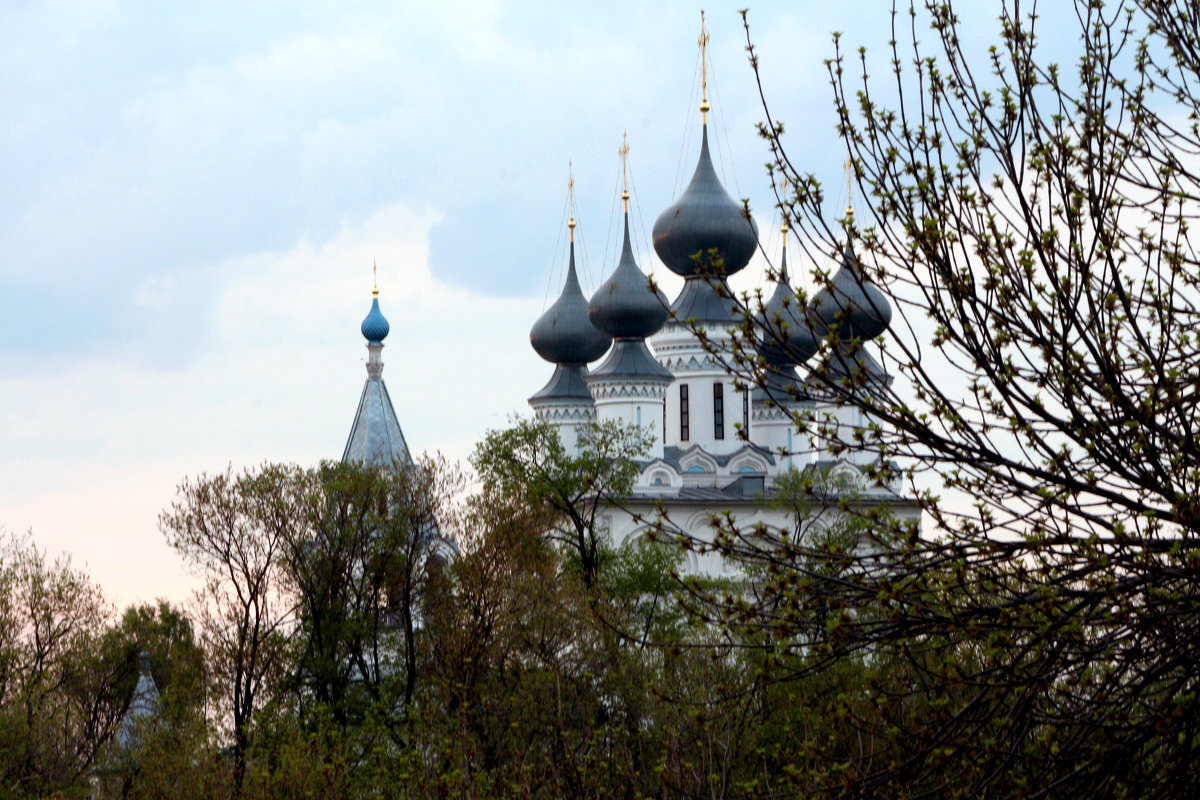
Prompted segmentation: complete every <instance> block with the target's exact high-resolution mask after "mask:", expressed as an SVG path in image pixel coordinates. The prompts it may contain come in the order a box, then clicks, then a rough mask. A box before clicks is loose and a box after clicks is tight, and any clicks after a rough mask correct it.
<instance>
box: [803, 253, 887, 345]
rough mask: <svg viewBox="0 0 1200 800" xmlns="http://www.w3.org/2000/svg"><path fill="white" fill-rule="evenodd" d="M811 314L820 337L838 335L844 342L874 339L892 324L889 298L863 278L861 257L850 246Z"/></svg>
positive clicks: (810, 309) (813, 304)
mask: <svg viewBox="0 0 1200 800" xmlns="http://www.w3.org/2000/svg"><path fill="white" fill-rule="evenodd" d="M809 314H810V316H811V318H812V319H813V321H814V324H815V326H816V328H817V329H818V332H819V333H823V334H824V335H828V334H829V333H835V332H836V333H837V335H838V336H839V337H840V338H841V339H843V340H849V339H860V340H863V341H865V340H867V339H874V338H875V337H876V336H878V335H879V334H881V333H883V332H884V331H886V330H887V328H888V325H889V324H891V321H892V305H891V303H890V302H888V299H887V295H885V294H884V293H883V292H882V291H880V290H879V287H878V286H876V285H875V284H874V283H872V282H871V280H870V278H868V277H867V276H866V275H864V274H863V271H862V268H861V266H860V264H859V261H858V257H857V256H855V255H854V251H853V250H852V249H851V248H850V246H849V245H847V246H846V248H845V249H844V250H843V251H842V265H841V267H839V268H838V271H837V272H836V273H834V276H833V278H832V279H831V280H830V281H829V283H828V284H827V285H826V286H825V287H824V288H823V289H821V291H819V292H817V294H816V296H815V297H813V299H812V302H811V303H810V304H809Z"/></svg>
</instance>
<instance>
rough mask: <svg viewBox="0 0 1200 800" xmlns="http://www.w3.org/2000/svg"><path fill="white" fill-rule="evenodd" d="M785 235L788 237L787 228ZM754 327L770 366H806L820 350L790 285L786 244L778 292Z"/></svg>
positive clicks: (776, 289)
mask: <svg viewBox="0 0 1200 800" xmlns="http://www.w3.org/2000/svg"><path fill="white" fill-rule="evenodd" d="M783 233H784V236H785V237H786V236H787V228H786V227H785V228H784V230H783ZM754 324H755V334H756V335H757V349H758V354H759V355H760V356H762V358H763V360H764V361H766V362H767V364H768V365H770V366H784V365H791V364H802V363H804V362H805V361H807V360H808V359H810V358H812V356H813V355H814V354H815V353H816V352H817V349H818V348H819V346H820V343H819V342H818V341H817V337H816V335H815V334H814V332H813V330H812V326H811V325H810V323H809V321H808V313H807V309H805V307H804V306H803V305H801V303H800V300H799V299H798V298H797V297H796V293H795V292H794V291H792V287H791V285H790V284H789V282H788V272H787V245H786V240H785V245H784V248H783V258H782V259H781V261H780V266H779V280H778V281H777V282H776V283H775V291H774V292H772V293H771V297H770V298H769V299H768V300H767V302H766V305H764V306H763V310H762V311H761V312H760V313H759V314H757V315H755V319H754Z"/></svg>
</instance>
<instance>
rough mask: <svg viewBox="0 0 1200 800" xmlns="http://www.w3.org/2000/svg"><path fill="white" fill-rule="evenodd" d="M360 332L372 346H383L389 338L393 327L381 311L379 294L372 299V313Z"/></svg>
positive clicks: (363, 323)
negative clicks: (384, 341)
mask: <svg viewBox="0 0 1200 800" xmlns="http://www.w3.org/2000/svg"><path fill="white" fill-rule="evenodd" d="M359 330H361V331H362V335H363V338H364V339H366V340H367V341H368V342H370V343H371V344H382V343H383V340H384V339H386V338H387V335H388V331H390V330H391V326H390V325H388V321H387V320H386V319H385V318H384V316H383V312H382V311H380V310H379V295H378V293H376V295H375V297H373V298H372V299H371V311H370V313H368V314H367V317H366V319H364V320H363V321H362V327H361V328H360V329H359Z"/></svg>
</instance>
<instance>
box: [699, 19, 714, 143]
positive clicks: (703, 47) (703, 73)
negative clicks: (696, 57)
mask: <svg viewBox="0 0 1200 800" xmlns="http://www.w3.org/2000/svg"><path fill="white" fill-rule="evenodd" d="M697 43H698V44H699V45H700V113H701V114H702V115H703V116H704V124H705V125H707V124H708V110H709V109H710V108H712V106H710V105H709V104H708V31H707V30H706V29H705V27H704V9H700V39H699V40H698V42H697Z"/></svg>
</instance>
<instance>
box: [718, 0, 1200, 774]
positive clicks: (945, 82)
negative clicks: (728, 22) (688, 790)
mask: <svg viewBox="0 0 1200 800" xmlns="http://www.w3.org/2000/svg"><path fill="white" fill-rule="evenodd" d="M1036 10H1037V6H1036V4H1033V3H1029V4H1026V3H1020V2H1015V1H1013V2H1006V3H1004V4H1003V5H1002V7H1001V8H1000V9H999V17H998V23H999V24H998V40H997V41H996V43H995V44H994V45H993V46H991V47H990V48H986V49H984V48H980V47H979V46H978V44H977V42H972V41H969V40H968V39H966V38H964V37H962V36H960V26H959V20H958V17H957V16H956V14H955V11H954V8H953V7H952V5H951V4H950V3H943V2H932V1H931V2H927V3H925V4H922V5H915V6H902V7H901V8H899V9H895V8H894V9H893V11H892V24H893V36H892V39H893V41H892V43H891V48H892V49H891V65H892V68H893V71H892V74H891V75H890V76H888V77H887V78H886V79H880V78H879V77H878V76H871V77H868V76H867V68H866V67H867V63H868V60H867V57H866V54H865V51H860V54H859V62H860V65H861V68H860V69H854V70H851V68H850V65H849V64H848V63H847V61H846V57H845V55H844V51H843V49H842V44H841V42H840V41H839V39H838V37H836V36H835V38H834V43H835V56H834V57H833V58H832V59H830V60H829V61H828V62H827V66H828V69H829V75H830V81H831V85H832V88H833V98H834V108H835V112H836V120H837V126H838V127H837V130H838V132H839V134H840V136H841V138H842V140H843V141H844V142H845V145H846V147H847V149H848V151H849V155H850V163H851V164H852V169H853V177H854V179H855V182H856V184H857V187H858V190H859V192H860V193H861V195H862V197H863V198H865V201H866V202H865V203H864V204H861V205H860V207H859V208H857V209H856V213H854V214H850V215H842V212H841V211H840V210H839V211H838V212H835V213H830V211H829V208H828V204H827V203H826V198H825V195H824V191H823V187H822V186H821V184H820V182H819V181H818V180H817V179H816V178H815V177H814V176H813V175H811V174H808V173H806V172H805V166H804V161H803V155H802V154H801V153H799V152H798V151H797V150H796V149H795V148H791V147H790V145H789V142H788V140H787V139H786V137H785V136H784V127H783V124H782V123H780V122H779V121H778V119H777V118H776V117H775V116H774V113H773V112H774V111H775V110H776V108H777V107H778V106H779V105H781V103H780V101H779V100H778V99H777V98H770V100H771V103H770V107H769V108H768V109H767V121H766V122H765V123H764V124H763V126H762V129H761V130H762V134H763V136H764V137H765V138H766V140H767V141H768V142H769V144H770V147H771V152H772V162H771V164H770V171H771V172H772V177H773V178H775V179H778V178H779V177H780V176H782V177H784V178H786V179H787V180H786V182H782V183H783V184H784V185H786V186H787V187H789V188H787V189H786V190H783V191H781V193H780V195H779V203H780V207H781V209H782V211H783V213H784V216H785V219H787V220H788V221H789V222H790V223H791V224H792V227H793V230H794V231H795V232H796V234H797V237H798V239H799V241H800V243H801V244H802V246H803V247H804V249H805V251H806V253H807V254H808V255H809V256H810V258H811V259H812V261H813V263H814V264H815V265H816V266H815V269H814V271H813V272H814V275H815V278H816V284H817V287H818V288H823V287H829V288H830V289H831V290H832V291H835V292H837V291H843V292H844V288H843V289H839V288H838V287H837V286H835V285H834V284H833V282H832V281H831V279H830V277H829V271H828V269H827V267H828V264H829V263H830V261H829V259H830V257H831V256H836V254H838V253H839V252H840V251H841V250H842V249H843V248H844V247H845V246H846V245H847V244H850V245H851V246H852V247H853V249H854V251H855V253H856V256H857V258H858V260H859V262H860V264H861V269H860V274H861V276H862V280H864V281H866V280H869V281H871V282H872V283H874V284H875V285H876V286H878V287H880V288H881V289H882V290H883V292H884V293H885V295H886V296H887V298H888V300H889V302H890V304H891V306H892V307H893V309H894V310H895V317H894V320H893V322H892V324H891V327H890V329H889V331H888V333H887V334H886V335H885V336H884V337H883V340H882V343H881V346H880V347H879V350H878V353H879V354H880V355H881V358H880V362H881V363H882V364H883V366H884V367H885V368H886V369H887V371H888V372H889V374H890V375H891V376H892V378H893V380H892V381H891V382H890V383H888V382H883V381H879V380H876V379H873V378H872V376H871V373H870V371H869V370H867V369H866V368H865V366H866V363H867V362H866V359H865V354H866V353H867V351H868V350H874V348H875V345H874V344H870V345H868V344H866V343H865V342H861V341H858V340H855V339H853V338H849V339H848V338H846V336H845V335H844V334H845V326H842V332H843V336H842V337H841V338H839V336H838V334H837V332H836V331H835V332H831V333H829V334H828V335H826V336H825V337H824V341H823V343H822V347H821V350H820V352H818V354H817V355H816V356H815V357H814V358H812V359H811V360H810V361H809V365H810V367H812V370H811V377H810V379H809V382H808V386H809V390H810V391H812V392H813V393H815V394H817V395H820V396H822V397H825V398H827V399H830V400H836V401H837V402H840V403H844V404H850V405H853V406H857V407H858V408H859V409H861V411H862V412H863V413H864V417H865V419H867V420H868V422H867V424H866V425H865V426H859V427H857V428H854V429H838V428H837V427H836V426H834V425H832V424H830V423H829V422H827V421H824V420H822V419H821V418H819V416H818V415H815V414H813V413H811V412H800V413H799V414H798V415H797V416H798V419H799V421H800V423H801V424H802V425H803V426H805V427H806V428H807V429H808V430H810V431H812V432H814V433H818V434H820V435H821V436H822V437H824V438H826V439H827V440H831V441H832V442H833V443H834V448H835V449H838V448H846V449H867V450H869V451H873V452H875V453H877V454H878V456H879V459H878V461H877V463H876V466H875V467H874V468H872V469H870V470H868V473H869V477H870V478H872V479H891V478H894V477H896V476H897V475H902V476H903V477H904V478H905V479H906V481H907V485H908V486H909V491H910V492H911V493H912V494H913V495H914V496H915V497H917V498H919V500H920V502H921V504H922V506H923V508H924V511H925V514H926V517H925V525H924V529H923V530H922V531H920V532H919V533H918V532H917V531H916V530H914V529H912V528H911V527H905V526H901V525H898V524H889V523H888V519H887V516H886V514H882V513H877V512H876V513H873V514H872V515H871V518H869V519H866V520H864V522H866V523H869V524H866V525H860V526H859V527H860V529H862V530H865V531H866V532H865V533H863V534H862V535H863V536H864V537H866V539H867V541H864V542H863V543H862V544H860V546H859V547H858V549H857V550H856V554H855V555H853V556H852V557H849V562H846V561H845V559H846V558H847V556H845V555H844V554H842V555H841V556H839V559H841V561H839V565H838V567H837V568H836V569H830V568H828V557H827V556H823V555H822V554H821V552H820V549H819V548H816V547H811V546H807V545H806V544H805V542H804V541H802V540H784V541H777V540H776V541H771V542H769V546H763V545H762V544H761V543H759V542H757V541H756V540H755V539H754V537H747V536H745V535H738V534H737V533H736V530H735V528H734V526H733V524H731V525H730V529H729V531H728V532H727V533H728V535H725V536H723V537H718V543H719V545H720V546H721V547H722V548H723V549H725V550H726V551H727V552H728V553H729V554H731V555H736V556H738V557H740V558H743V559H745V560H746V562H747V563H749V564H751V565H758V566H760V567H762V569H761V572H760V573H758V574H760V575H761V579H760V580H758V581H757V582H756V584H755V586H754V590H753V591H752V592H746V593H744V594H742V595H740V596H735V597H718V596H711V597H707V598H706V599H707V600H708V601H709V603H710V608H711V609H713V610H716V611H719V612H721V614H720V616H721V617H722V618H723V619H725V620H726V621H730V622H733V623H736V624H737V625H739V626H752V627H754V628H755V629H757V630H763V629H765V630H768V631H770V632H771V633H772V634H773V635H772V636H771V637H768V639H766V640H764V639H762V638H759V639H756V640H755V641H758V642H763V644H762V646H763V647H770V648H773V649H775V650H776V651H778V652H779V654H780V655H779V658H778V665H779V666H778V675H784V676H794V675H796V674H797V673H800V672H803V671H806V670H812V669H819V668H823V667H824V666H825V665H827V664H829V663H832V662H833V661H836V660H837V659H838V658H841V657H844V656H846V655H848V654H851V653H858V654H861V653H864V652H865V653H868V654H873V656H872V657H874V658H877V659H895V660H896V664H897V666H896V670H895V671H894V672H893V673H892V674H891V676H890V678H889V679H888V680H886V681H881V682H880V683H879V684H878V685H877V686H875V687H874V692H875V694H874V696H875V697H876V698H879V699H880V702H879V703H877V704H872V705H871V708H870V713H856V714H852V715H851V716H852V717H853V718H854V719H857V720H858V721H859V724H860V726H861V728H862V729H863V730H864V731H865V732H866V733H868V734H869V735H870V737H871V738H869V739H867V740H866V741H868V742H869V743H870V745H869V747H867V748H866V749H865V750H864V752H863V754H862V755H861V756H860V757H859V758H857V759H852V760H848V761H843V762H841V763H839V764H836V765H832V766H831V768H830V769H831V771H830V772H829V773H828V774H827V778H828V780H827V783H826V785H825V788H826V789H828V790H829V791H830V792H831V793H834V794H868V795H869V794H872V793H875V792H880V791H888V792H893V793H898V795H900V794H903V795H907V794H911V795H936V796H948V795H954V794H961V795H964V796H966V795H970V796H974V795H977V794H979V793H989V794H994V795H997V796H1023V797H1030V796H1047V795H1062V794H1064V793H1065V794H1068V795H1071V796H1134V795H1137V796H1151V795H1153V796H1190V795H1192V794H1195V792H1196V789H1197V786H1198V785H1200V775H1198V774H1197V767H1196V765H1197V755H1198V752H1197V751H1198V749H1200V725H1197V722H1196V720H1197V712H1198V711H1200V696H1198V695H1197V686H1196V671H1195V667H1194V664H1196V663H1197V662H1198V661H1200V626H1198V624H1197V623H1198V622H1200V618H1198V617H1197V609H1198V608H1200V592H1198V588H1200V587H1198V579H1200V570H1198V567H1200V551H1198V549H1197V543H1198V541H1200V448H1198V445H1197V440H1196V431H1197V423H1198V421H1200V420H1198V414H1197V409H1198V404H1200V310H1198V306H1197V301H1198V300H1200V264H1198V263H1197V254H1196V251H1195V248H1194V245H1193V243H1192V242H1191V225H1192V222H1193V217H1194V216H1195V215H1196V213H1197V211H1198V210H1200V206H1198V205H1197V199H1198V196H1200V172H1198V166H1200V161H1198V159H1197V156H1198V155H1200V129H1198V127H1197V126H1198V123H1197V120H1198V114H1200V99H1198V97H1197V93H1196V92H1197V80H1198V78H1200V72H1198V70H1200V58H1198V55H1200V28H1198V27H1197V12H1196V9H1195V7H1194V5H1193V4H1190V3H1182V2H1181V3H1170V2H1149V1H1147V2H1116V3H1112V4H1104V3H1100V2H1087V1H1086V0H1077V2H1075V3H1074V11H1075V17H1076V19H1077V22H1078V24H1077V26H1076V27H1074V28H1073V29H1071V30H1061V29H1056V30H1053V31H1044V30H1042V25H1041V23H1040V20H1039V19H1038V17H1037V14H1036ZM925 28H927V30H925ZM1043 36H1053V37H1054V38H1055V39H1056V40H1057V41H1058V42H1059V43H1060V44H1061V43H1062V42H1069V41H1072V40H1074V41H1075V42H1076V48H1075V51H1074V52H1073V53H1072V54H1071V55H1070V57H1069V60H1067V61H1066V62H1065V63H1062V64H1055V63H1052V62H1051V61H1049V60H1048V59H1047V58H1046V57H1045V55H1044V48H1042V47H1040V46H1039V43H1040V41H1041V37H1043ZM747 37H748V43H750V37H749V27H747ZM923 37H924V38H923ZM749 52H750V60H751V64H752V66H753V68H754V69H755V71H756V73H757V72H758V71H759V70H760V69H765V68H766V67H765V66H764V65H762V64H760V62H759V57H758V54H757V53H756V52H755V49H754V47H753V44H752V43H750V47H749ZM760 85H761V84H760ZM766 106H767V104H766V101H765V100H764V107H766ZM798 294H799V295H800V302H802V303H804V302H807V298H806V297H805V296H804V295H803V293H802V292H800V293H798ZM860 295H861V293H860ZM751 305H753V304H752V303H751ZM747 311H748V312H753V311H755V309H754V308H750V309H747ZM808 316H809V319H808V320H807V323H806V324H811V325H813V326H814V327H815V328H817V329H818V332H821V326H820V325H818V324H816V323H817V320H815V319H814V318H813V315H812V314H811V313H810V314H809V315H808ZM745 319H746V323H745V330H744V331H743V334H744V335H741V336H739V337H737V341H738V342H740V343H741V344H742V346H740V347H737V348H735V352H734V354H733V363H732V365H731V366H732V367H733V368H734V369H736V370H738V371H739V373H740V374H742V375H744V376H745V377H746V378H747V379H748V380H754V379H756V378H757V379H758V380H759V381H760V382H761V381H762V374H763V373H762V365H761V363H760V362H759V361H758V360H757V358H756V356H755V355H754V353H753V351H752V349H751V348H750V347H748V346H746V345H747V344H748V343H749V342H751V341H752V340H753V338H754V337H753V336H752V334H755V335H758V336H762V335H776V336H780V332H779V331H778V330H776V331H774V332H772V331H771V330H767V331H762V330H758V331H754V330H753V328H754V325H755V323H754V321H753V320H754V314H752V313H747V314H746V316H745ZM768 327H770V326H768ZM827 327H828V326H827ZM826 329H827V328H826ZM780 338H781V339H782V338H785V335H784V336H782V337H780ZM832 367H837V368H832ZM818 562H820V563H822V564H824V565H825V566H822V567H821V568H816V567H814V566H813V565H814V564H815V563H818ZM816 607H819V608H821V609H823V616H822V617H821V622H820V624H814V620H813V616H812V612H811V609H813V608H816Z"/></svg>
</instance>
